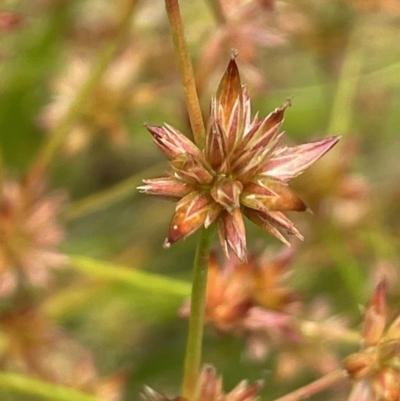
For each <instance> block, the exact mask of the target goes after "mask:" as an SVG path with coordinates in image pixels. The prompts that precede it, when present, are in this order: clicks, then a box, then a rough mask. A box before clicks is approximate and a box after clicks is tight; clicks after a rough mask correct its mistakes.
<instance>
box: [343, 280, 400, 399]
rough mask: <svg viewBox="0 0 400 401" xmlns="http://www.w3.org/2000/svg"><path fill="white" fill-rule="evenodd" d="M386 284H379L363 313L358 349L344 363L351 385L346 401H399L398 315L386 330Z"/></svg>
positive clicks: (399, 323)
mask: <svg viewBox="0 0 400 401" xmlns="http://www.w3.org/2000/svg"><path fill="white" fill-rule="evenodd" d="M386 323H387V311H386V284H385V282H384V281H381V282H380V283H379V284H378V285H377V287H376V289H375V291H374V293H373V294H372V297H371V300H370V302H369V305H368V307H367V308H366V310H365V316H364V322H363V325H362V328H361V336H362V348H361V350H360V351H359V352H356V353H354V354H351V355H350V356H348V357H347V358H346V359H345V361H344V367H345V369H346V370H347V372H348V374H349V376H350V378H351V379H352V381H353V382H354V385H353V389H352V392H351V394H350V396H349V398H348V401H369V400H385V401H398V400H399V399H400V387H399V383H400V364H399V352H400V315H399V316H397V318H395V319H394V321H393V322H392V323H391V325H390V326H389V327H388V328H386Z"/></svg>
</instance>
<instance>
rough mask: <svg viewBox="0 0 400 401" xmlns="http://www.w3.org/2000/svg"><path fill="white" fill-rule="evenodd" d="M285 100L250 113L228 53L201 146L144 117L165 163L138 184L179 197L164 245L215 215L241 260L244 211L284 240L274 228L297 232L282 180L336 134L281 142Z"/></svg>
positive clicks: (292, 202)
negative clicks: (166, 167)
mask: <svg viewBox="0 0 400 401" xmlns="http://www.w3.org/2000/svg"><path fill="white" fill-rule="evenodd" d="M289 105H290V103H289V102H286V103H285V104H284V105H282V106H281V107H279V108H277V109H275V110H274V111H273V112H272V113H270V114H269V115H268V116H267V117H265V118H259V117H258V115H256V116H255V117H254V118H253V119H251V109H250V98H249V95H248V93H247V90H246V88H245V87H244V86H242V84H241V81H240V76H239V71H238V68H237V65H236V62H235V59H234V57H232V59H231V60H230V62H229V64H228V67H227V70H226V71H225V74H224V76H223V77H222V80H221V82H220V84H219V87H218V91H217V95H216V97H215V98H213V99H212V101H211V113H210V117H209V120H208V124H207V132H206V138H205V146H204V148H203V147H202V148H199V146H197V145H196V144H194V143H193V142H192V141H191V140H189V139H188V138H187V137H186V136H184V135H183V134H182V133H181V132H179V131H178V130H177V129H176V128H173V127H171V126H169V125H167V124H165V125H164V126H163V127H160V126H154V125H147V129H148V130H149V131H150V133H151V134H152V135H153V138H154V141H155V143H156V145H157V146H158V147H159V148H160V149H161V150H162V151H163V153H164V154H165V155H166V156H167V158H168V159H169V164H170V167H171V170H172V171H171V172H170V173H169V175H168V176H166V177H162V178H156V179H149V180H144V182H145V184H146V185H143V186H141V187H139V190H140V191H142V192H144V193H147V194H150V195H158V196H163V197H166V198H169V199H172V200H176V201H178V203H177V205H176V208H175V214H174V216H173V217H172V221H171V224H170V228H169V233H168V237H167V239H166V240H165V246H166V247H168V246H169V245H171V244H173V243H174V242H176V241H178V240H179V239H181V238H184V237H186V236H188V235H190V234H192V233H193V232H194V231H196V230H197V229H198V228H200V227H201V226H204V227H206V228H207V227H209V226H210V225H211V224H212V223H213V222H216V224H217V226H218V233H219V239H220V243H221V246H222V248H223V249H224V251H225V254H226V255H228V254H229V249H232V250H233V252H234V253H235V254H236V255H237V256H238V258H239V259H241V260H243V259H244V258H245V255H246V231H245V226H244V221H243V216H246V217H247V218H249V219H250V220H251V221H253V222H254V223H256V224H257V225H259V226H260V227H262V228H263V229H264V230H266V231H267V232H269V233H271V234H272V235H274V236H275V237H277V238H278V239H280V240H281V241H282V242H284V243H286V244H288V241H287V240H286V239H285V237H284V236H283V235H282V233H281V232H280V231H279V230H284V231H286V232H287V233H289V234H293V235H295V236H296V237H298V238H300V239H302V238H303V237H302V236H301V234H300V233H299V231H298V230H297V229H296V228H295V226H294V225H293V223H292V222H291V221H290V220H289V219H288V218H287V217H286V216H285V215H284V213H283V212H286V211H305V210H306V209H307V207H306V205H305V204H304V203H303V201H302V200H301V199H300V198H299V197H298V196H297V195H296V194H295V193H294V192H293V191H292V190H291V189H290V188H289V186H288V182H289V181H290V180H291V179H292V178H294V177H296V176H298V175H299V174H301V173H302V172H303V171H304V170H305V169H306V168H307V167H309V166H310V165H311V164H313V163H314V162H315V161H316V160H318V159H319V158H320V157H321V156H322V155H323V154H324V153H326V152H327V151H328V150H329V149H330V148H332V146H334V145H335V144H336V143H337V141H338V140H339V138H338V137H331V138H326V139H323V140H320V141H317V142H311V143H307V144H303V145H298V146H292V147H288V146H284V145H282V139H283V133H282V132H280V127H281V125H282V121H283V115H284V112H285V109H286V108H287V107H288V106H289Z"/></svg>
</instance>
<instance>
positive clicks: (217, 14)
mask: <svg viewBox="0 0 400 401" xmlns="http://www.w3.org/2000/svg"><path fill="white" fill-rule="evenodd" d="M206 3H207V5H208V6H209V7H210V10H211V12H212V14H213V17H214V19H215V21H216V22H217V23H218V25H222V24H225V22H226V19H225V16H224V14H223V12H222V9H221V3H220V2H219V1H215V0H207V1H206Z"/></svg>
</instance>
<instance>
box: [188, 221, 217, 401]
mask: <svg viewBox="0 0 400 401" xmlns="http://www.w3.org/2000/svg"><path fill="white" fill-rule="evenodd" d="M210 246H211V230H210V229H206V228H204V227H203V228H202V229H201V232H200V239H199V242H198V244H197V249H196V256H195V260H194V266H193V270H194V273H193V284H192V295H191V303H190V320H189V334H188V339H187V344H186V355H185V365H184V375H183V383H182V397H183V398H185V399H188V400H191V399H193V394H194V391H195V387H196V382H197V379H198V376H199V371H200V364H201V353H202V342H203V331H204V314H205V303H206V290H207V271H208V259H209V255H210Z"/></svg>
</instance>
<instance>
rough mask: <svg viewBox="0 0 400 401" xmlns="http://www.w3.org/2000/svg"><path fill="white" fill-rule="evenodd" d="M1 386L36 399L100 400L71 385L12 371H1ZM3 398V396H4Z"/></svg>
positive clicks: (61, 400)
mask: <svg viewBox="0 0 400 401" xmlns="http://www.w3.org/2000/svg"><path fill="white" fill-rule="evenodd" d="M0 388H1V394H3V391H12V392H13V393H19V394H26V395H28V397H35V399H38V398H39V399H43V400H53V401H100V399H99V398H97V397H95V396H94V395H90V394H86V393H82V392H80V391H77V390H74V389H72V388H70V387H64V386H59V385H56V384H52V383H48V382H45V381H43V380H40V379H36V378H33V377H28V376H24V375H21V374H17V373H12V372H0ZM2 398H3V397H2Z"/></svg>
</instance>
